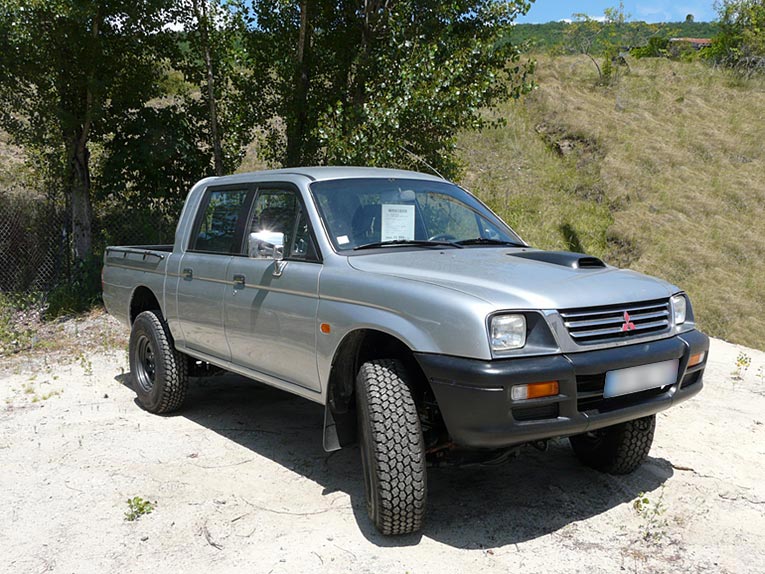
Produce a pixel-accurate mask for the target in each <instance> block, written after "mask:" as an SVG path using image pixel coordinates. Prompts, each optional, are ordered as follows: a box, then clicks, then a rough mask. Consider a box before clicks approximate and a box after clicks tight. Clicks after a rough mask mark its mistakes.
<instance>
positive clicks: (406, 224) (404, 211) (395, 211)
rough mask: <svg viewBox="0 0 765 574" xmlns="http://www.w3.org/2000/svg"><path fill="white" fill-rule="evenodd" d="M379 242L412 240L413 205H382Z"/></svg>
mask: <svg viewBox="0 0 765 574" xmlns="http://www.w3.org/2000/svg"><path fill="white" fill-rule="evenodd" d="M380 224H381V225H380V227H381V228H382V229H381V232H380V241H400V240H402V239H405V240H407V239H414V205H393V204H383V206H382V219H381V221H380Z"/></svg>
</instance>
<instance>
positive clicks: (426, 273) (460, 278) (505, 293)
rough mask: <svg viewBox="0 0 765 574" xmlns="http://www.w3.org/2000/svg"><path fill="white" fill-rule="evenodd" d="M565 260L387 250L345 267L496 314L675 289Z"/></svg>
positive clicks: (544, 254) (478, 251) (503, 252)
mask: <svg viewBox="0 0 765 574" xmlns="http://www.w3.org/2000/svg"><path fill="white" fill-rule="evenodd" d="M554 253H557V255H556V256H549V254H554ZM568 255H569V256H566V255H564V254H560V253H559V252H549V251H540V250H537V249H508V248H506V247H503V248H493V247H490V248H487V247H480V248H465V249H443V250H435V249H418V250H412V251H410V250H406V251H403V250H402V251H398V250H396V251H387V252H385V253H377V254H371V253H370V254H365V255H363V256H355V257H349V258H348V262H349V264H350V265H351V266H352V267H353V268H355V269H358V270H359V271H365V272H368V273H378V274H381V275H391V276H395V277H400V278H404V279H410V280H412V281H419V282H422V283H431V284H435V285H441V286H443V287H448V288H450V289H456V290H458V291H461V292H463V293H466V294H469V295H473V296H475V297H478V298H480V299H483V300H484V301H487V302H489V303H491V304H492V305H494V306H495V307H497V308H498V309H570V308H575V307H595V306H600V305H612V304H619V303H630V302H635V301H647V300H651V299H663V298H668V297H670V296H671V295H673V294H675V293H676V292H677V291H678V290H679V289H677V288H676V287H674V286H673V285H671V284H670V283H667V282H666V281H662V280H660V279H655V278H653V277H649V276H647V275H643V274H641V273H636V272H634V271H627V270H623V269H617V268H615V267H607V266H605V267H604V266H598V265H593V266H581V267H580V266H579V265H577V264H575V263H574V264H572V261H581V258H585V257H586V256H583V255H578V254H568ZM592 259H593V258H589V260H592ZM595 261H597V260H595Z"/></svg>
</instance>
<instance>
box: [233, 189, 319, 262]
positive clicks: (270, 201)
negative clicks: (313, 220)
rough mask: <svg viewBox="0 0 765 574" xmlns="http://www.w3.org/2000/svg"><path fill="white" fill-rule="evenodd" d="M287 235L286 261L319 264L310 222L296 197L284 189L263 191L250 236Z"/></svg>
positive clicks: (251, 221)
mask: <svg viewBox="0 0 765 574" xmlns="http://www.w3.org/2000/svg"><path fill="white" fill-rule="evenodd" d="M258 231H272V232H276V233H283V234H284V257H285V259H301V260H307V261H316V260H317V259H318V258H317V256H316V248H315V245H314V243H313V238H312V237H311V232H310V228H309V225H308V218H307V217H306V213H305V210H304V209H303V206H302V204H301V202H300V199H299V198H298V196H297V194H296V193H295V192H294V191H291V190H285V189H261V190H258V195H257V197H256V198H255V204H254V205H253V209H252V217H251V218H250V224H249V226H248V233H254V232H258Z"/></svg>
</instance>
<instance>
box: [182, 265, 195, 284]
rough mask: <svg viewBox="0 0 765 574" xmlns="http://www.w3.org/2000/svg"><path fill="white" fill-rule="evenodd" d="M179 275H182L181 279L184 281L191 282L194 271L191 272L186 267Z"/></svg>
mask: <svg viewBox="0 0 765 574" xmlns="http://www.w3.org/2000/svg"><path fill="white" fill-rule="evenodd" d="M181 275H183V278H184V279H185V280H186V281H191V280H192V279H193V278H194V271H192V270H191V269H189V268H188V267H187V268H186V269H184V270H183V271H182V272H181Z"/></svg>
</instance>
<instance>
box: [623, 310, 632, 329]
mask: <svg viewBox="0 0 765 574" xmlns="http://www.w3.org/2000/svg"><path fill="white" fill-rule="evenodd" d="M634 330H635V323H633V322H632V321H630V314H629V313H627V311H625V312H624V324H623V325H622V331H634Z"/></svg>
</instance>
